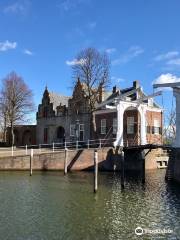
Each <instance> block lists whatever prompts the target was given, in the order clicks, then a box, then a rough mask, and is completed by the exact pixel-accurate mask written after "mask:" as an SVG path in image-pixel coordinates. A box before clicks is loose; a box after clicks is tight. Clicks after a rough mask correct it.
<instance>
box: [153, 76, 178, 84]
mask: <svg viewBox="0 0 180 240" xmlns="http://www.w3.org/2000/svg"><path fill="white" fill-rule="evenodd" d="M175 82H180V77H177V76H175V75H173V74H171V73H166V74H161V75H160V76H159V77H158V78H156V79H155V80H154V81H153V84H154V83H158V84H162V83H175Z"/></svg>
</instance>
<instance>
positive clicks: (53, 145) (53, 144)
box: [53, 142, 54, 152]
mask: <svg viewBox="0 0 180 240" xmlns="http://www.w3.org/2000/svg"><path fill="white" fill-rule="evenodd" d="M53 152H54V142H53Z"/></svg>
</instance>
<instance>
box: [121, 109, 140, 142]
mask: <svg viewBox="0 0 180 240" xmlns="http://www.w3.org/2000/svg"><path fill="white" fill-rule="evenodd" d="M140 125H141V115H140V112H139V110H138V108H136V107H128V108H126V109H125V110H124V114H123V145H124V146H133V145H139V144H140V143H141V127H140Z"/></svg>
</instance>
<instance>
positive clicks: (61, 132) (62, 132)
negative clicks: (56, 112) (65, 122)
mask: <svg viewBox="0 0 180 240" xmlns="http://www.w3.org/2000/svg"><path fill="white" fill-rule="evenodd" d="M57 139H58V140H59V141H64V139H65V130H64V128H63V127H61V126H60V127H58V128H57Z"/></svg>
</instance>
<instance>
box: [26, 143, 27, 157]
mask: <svg viewBox="0 0 180 240" xmlns="http://www.w3.org/2000/svg"><path fill="white" fill-rule="evenodd" d="M26 155H27V145H26Z"/></svg>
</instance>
